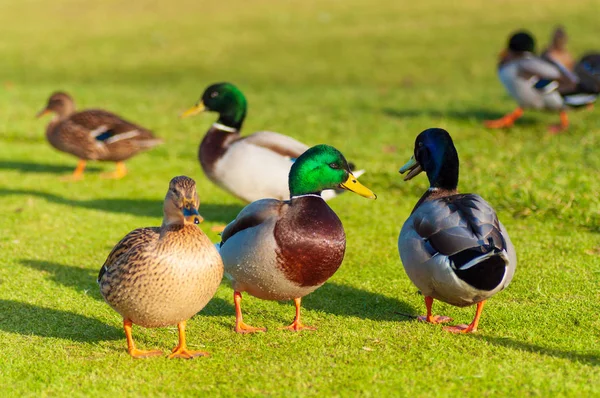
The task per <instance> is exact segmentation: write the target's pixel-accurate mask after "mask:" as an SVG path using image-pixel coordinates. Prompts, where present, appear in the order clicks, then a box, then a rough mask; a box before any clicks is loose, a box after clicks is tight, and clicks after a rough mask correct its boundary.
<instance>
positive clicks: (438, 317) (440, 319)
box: [417, 315, 452, 325]
mask: <svg viewBox="0 0 600 398" xmlns="http://www.w3.org/2000/svg"><path fill="white" fill-rule="evenodd" d="M417 319H418V320H419V321H421V322H427V323H431V324H433V325H437V324H439V323H446V322H452V318H450V317H449V316H443V315H433V316H431V317H430V318H429V319H427V316H425V315H422V316H420V317H417Z"/></svg>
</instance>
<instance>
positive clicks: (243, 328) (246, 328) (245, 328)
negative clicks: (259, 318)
mask: <svg viewBox="0 0 600 398" xmlns="http://www.w3.org/2000/svg"><path fill="white" fill-rule="evenodd" d="M266 331H267V328H256V327H254V326H250V325H247V324H245V323H244V322H238V323H236V325H235V332H236V333H240V334H250V333H264V332H266Z"/></svg>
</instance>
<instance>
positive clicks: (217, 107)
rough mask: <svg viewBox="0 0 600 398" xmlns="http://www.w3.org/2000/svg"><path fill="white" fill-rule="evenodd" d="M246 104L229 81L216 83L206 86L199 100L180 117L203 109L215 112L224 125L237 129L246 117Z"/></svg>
mask: <svg viewBox="0 0 600 398" xmlns="http://www.w3.org/2000/svg"><path fill="white" fill-rule="evenodd" d="M247 108H248V104H247V101H246V97H244V94H243V93H242V92H241V91H240V90H239V89H238V88H237V87H236V86H234V85H233V84H231V83H216V84H213V85H211V86H208V88H207V89H206V90H204V93H203V94H202V97H200V100H199V101H198V102H197V103H196V105H194V106H193V107H191V108H190V109H188V110H187V111H185V112H183V113H182V114H181V117H182V118H184V117H189V116H193V115H197V114H198V113H201V112H204V111H210V112H217V113H218V114H219V120H218V121H217V123H221V124H223V125H225V126H228V127H232V128H235V129H237V130H239V129H240V128H241V127H242V123H243V122H244V119H245V117H246V110H247Z"/></svg>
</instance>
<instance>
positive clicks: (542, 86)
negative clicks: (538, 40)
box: [484, 31, 597, 134]
mask: <svg viewBox="0 0 600 398" xmlns="http://www.w3.org/2000/svg"><path fill="white" fill-rule="evenodd" d="M534 51H535V41H534V39H533V37H532V36H531V35H530V34H529V33H527V32H524V31H523V32H517V33H515V34H513V35H512V36H511V37H510V39H509V41H508V49H506V50H505V51H503V53H502V54H501V55H500V64H499V66H498V75H499V77H500V81H501V82H502V84H503V85H504V87H505V88H506V90H507V91H508V93H509V94H510V95H511V96H512V97H513V98H514V99H515V100H516V101H517V102H518V103H519V107H518V108H517V109H515V110H514V111H513V112H511V113H509V114H508V115H505V116H504V117H502V118H500V119H497V120H487V121H486V122H485V123H484V124H485V126H486V127H488V128H506V127H511V126H512V125H513V124H514V122H515V121H516V120H517V119H519V118H520V117H521V116H522V115H523V110H524V109H538V110H549V111H554V112H559V114H560V124H559V125H554V126H550V128H549V130H550V132H551V133H553V134H556V133H559V132H563V131H565V130H566V129H567V127H569V118H568V116H567V109H568V108H577V107H582V106H588V105H590V104H593V103H594V102H595V101H596V98H597V95H596V94H595V93H588V92H585V90H583V88H582V87H581V85H579V79H578V77H577V76H576V75H575V74H574V73H572V72H570V71H569V70H567V69H566V68H564V67H560V66H558V65H557V64H555V63H553V62H550V61H547V60H544V59H542V58H540V57H537V56H536V55H535V54H534Z"/></svg>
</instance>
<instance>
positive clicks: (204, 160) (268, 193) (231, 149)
mask: <svg viewBox="0 0 600 398" xmlns="http://www.w3.org/2000/svg"><path fill="white" fill-rule="evenodd" d="M247 107H248V103H247V100H246V97H245V96H244V94H243V93H242V92H241V90H240V89H239V88H237V87H236V86H234V85H233V84H231V83H216V84H213V85H211V86H209V87H208V88H206V90H205V91H204V93H203V94H202V97H201V98H200V100H199V101H198V103H197V104H196V105H194V106H193V107H192V108H190V109H188V110H187V111H185V112H184V113H183V114H182V115H181V117H184V118H185V117H189V116H193V115H196V114H198V113H201V112H204V111H211V112H217V113H218V114H219V119H218V120H217V122H216V123H213V125H212V126H211V127H210V129H209V130H208V132H207V133H206V135H205V136H204V138H203V139H202V142H201V143H200V148H199V150H198V158H199V160H200V165H201V166H202V170H203V171H204V173H205V174H206V176H207V177H208V178H209V179H210V180H211V181H212V182H213V183H215V184H216V185H218V186H219V187H221V188H223V189H224V190H226V191H228V192H229V193H231V194H232V195H234V196H236V197H238V198H240V199H242V200H243V201H245V202H247V203H250V202H253V201H256V200H259V199H264V198H274V199H278V200H285V199H287V198H288V197H289V196H288V195H289V190H288V174H289V172H290V168H291V167H292V164H293V163H294V161H295V159H297V158H298V157H299V156H300V155H301V154H302V153H304V152H305V151H306V150H307V149H308V146H307V145H305V144H303V143H301V142H299V141H296V140H295V139H293V138H291V137H288V136H286V135H283V134H279V133H274V132H271V131H259V132H256V133H254V134H251V135H248V136H245V137H242V136H241V135H240V130H241V128H242V124H243V123H244V120H245V118H246V111H247ZM351 167H352V165H351ZM363 172H364V171H362V170H361V171H354V176H355V177H358V176H360V175H361V174H362V173H363ZM339 192H340V191H339V190H326V191H324V192H323V198H324V199H325V200H329V199H331V198H333V197H335V196H336V195H337V194H338V193H339Z"/></svg>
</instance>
